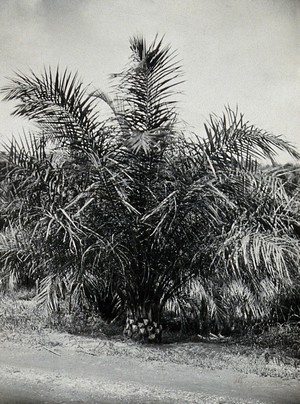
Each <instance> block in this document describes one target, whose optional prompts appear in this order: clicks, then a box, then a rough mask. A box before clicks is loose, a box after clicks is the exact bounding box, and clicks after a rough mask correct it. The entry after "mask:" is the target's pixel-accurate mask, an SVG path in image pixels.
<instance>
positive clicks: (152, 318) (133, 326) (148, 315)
mask: <svg viewBox="0 0 300 404" xmlns="http://www.w3.org/2000/svg"><path fill="white" fill-rule="evenodd" d="M160 311H161V310H160V307H159V306H158V305H154V304H152V305H151V306H150V307H149V308H148V309H146V308H145V307H143V308H142V307H139V308H137V309H135V310H128V313H127V319H126V324H125V327H124V331H123V335H124V336H125V337H127V338H130V339H133V340H135V341H141V342H148V343H160V342H161V338H162V325H161V324H160Z"/></svg>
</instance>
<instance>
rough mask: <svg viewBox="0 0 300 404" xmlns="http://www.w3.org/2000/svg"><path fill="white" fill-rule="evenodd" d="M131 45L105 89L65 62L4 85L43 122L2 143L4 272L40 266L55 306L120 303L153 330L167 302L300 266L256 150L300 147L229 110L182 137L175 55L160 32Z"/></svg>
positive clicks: (292, 212)
mask: <svg viewBox="0 0 300 404" xmlns="http://www.w3.org/2000/svg"><path fill="white" fill-rule="evenodd" d="M130 45H131V52H132V56H131V60H130V63H129V65H128V66H127V67H126V68H125V70H124V71H123V72H122V73H120V74H118V75H114V78H115V80H116V86H117V93H116V97H115V99H113V100H112V99H110V98H109V97H108V96H107V95H105V94H103V93H102V92H100V91H93V92H90V91H89V89H88V88H87V87H84V86H83V84H82V83H81V82H80V81H79V80H78V78H77V75H72V74H71V73H70V72H68V71H67V70H65V71H63V72H60V70H59V69H57V70H56V71H55V72H52V70H51V69H49V70H45V71H44V73H43V74H42V75H41V77H38V76H37V75H35V74H34V73H31V75H23V74H18V75H17V76H16V78H14V79H12V80H11V81H10V83H9V85H8V86H7V87H6V88H4V89H3V90H2V91H3V92H4V93H5V99H6V100H14V101H16V106H15V110H14V114H16V115H19V116H22V117H26V118H29V119H32V120H34V121H35V122H36V123H37V125H38V128H39V130H38V131H37V132H36V133H34V134H31V135H27V136H26V137H25V139H24V141H23V142H19V143H18V142H17V141H15V140H13V141H12V142H11V143H10V144H8V145H7V154H8V167H9V168H8V174H7V175H6V178H5V180H4V182H3V185H5V190H6V191H5V201H4V202H3V203H2V216H3V217H4V218H5V220H6V224H7V226H6V230H5V232H3V233H2V237H3V240H4V241H3V243H2V245H3V248H2V250H3V251H2V262H3V263H4V270H3V274H4V275H11V274H17V275H18V276H19V277H21V279H22V276H24V274H26V276H28V277H30V278H31V279H36V278H38V279H39V280H40V285H41V286H40V294H39V297H40V301H41V302H44V301H47V302H48V305H49V307H50V308H51V309H57V308H58V307H59V303H60V301H61V299H66V298H68V299H69V302H70V305H71V304H79V305H80V306H81V307H87V308H89V309H94V310H97V311H99V312H100V313H101V314H102V316H103V317H104V318H106V319H107V320H112V319H113V318H116V316H118V315H119V314H120V313H124V312H126V313H127V319H126V324H125V329H124V334H125V335H126V336H129V337H133V338H138V339H143V340H146V341H160V339H161V332H162V325H161V317H162V314H163V311H164V309H165V308H166V307H173V308H174V307H177V308H179V309H180V310H181V311H182V312H184V311H186V308H187V307H189V306H190V307H191V305H193V304H194V303H195V302H196V303H197V301H198V303H199V304H198V305H197V304H196V306H197V310H200V313H201V314H202V312H203V310H202V309H201V307H202V308H203V302H204V300H205V299H207V301H208V300H209V299H210V301H213V299H212V297H213V296H212V295H213V293H211V292H212V290H213V289H215V290H216V291H218V296H219V297H220V296H221V295H222V293H223V295H224V296H225V295H226V293H227V292H226V290H227V289H228V287H229V286H228V285H234V282H241V281H243V282H244V283H245V284H246V285H247V287H248V288H250V290H251V291H256V292H257V291H258V290H261V289H260V288H263V286H261V285H264V283H263V282H264V280H266V279H268V280H269V281H270V282H273V284H277V283H280V285H281V286H282V288H283V287H288V285H290V284H291V283H293V281H294V280H295V279H296V277H297V276H298V275H299V272H298V270H296V269H295V265H294V264H295V262H296V261H297V260H299V253H298V251H299V248H298V247H299V240H298V238H297V236H296V235H295V228H296V226H298V225H299V223H298V217H299V215H298V212H299V210H297V209H298V208H297V207H296V205H295V204H296V203H297V202H296V201H295V200H292V199H291V198H289V196H288V195H287V194H286V192H285V190H284V187H283V185H282V181H281V180H280V178H279V177H278V176H276V175H269V174H268V175H267V174H265V173H264V172H263V171H262V170H261V169H260V167H259V164H258V162H257V159H258V158H260V157H263V158H269V159H271V160H273V158H274V156H275V154H276V149H284V150H287V151H288V152H289V153H290V154H291V155H292V156H294V157H296V158H299V154H298V153H297V152H296V151H295V149H294V148H293V147H292V146H290V145H289V144H288V143H287V142H285V141H283V140H282V139H281V138H280V137H276V136H272V135H270V134H268V133H266V132H264V131H261V130H259V129H257V128H255V127H253V126H251V125H249V123H247V122H244V120H243V116H242V115H239V114H238V113H237V112H233V111H231V110H230V109H227V111H226V113H225V114H224V115H223V116H222V117H221V118H218V117H215V116H212V117H211V119H210V122H209V123H208V124H206V125H205V132H206V138H205V139H201V138H198V137H197V138H195V139H193V140H188V139H186V138H184V137H183V136H182V135H181V132H180V131H179V129H178V127H179V124H178V121H177V113H176V109H175V105H176V98H177V92H176V88H177V87H176V86H177V85H178V84H179V83H180V81H181V75H182V73H181V69H180V66H179V65H178V63H177V61H176V55H175V54H174V53H173V52H171V50H170V47H169V46H164V45H163V42H162V40H158V39H157V38H155V40H154V41H153V42H152V43H151V44H150V45H149V46H148V45H147V44H146V41H145V40H144V39H143V38H137V37H136V38H133V39H132V40H131V42H130ZM103 102H104V103H105V104H106V105H108V106H109V107H110V109H111V117H110V118H109V119H107V118H105V119H104V118H103V119H101V106H102V103H103ZM26 139H27V140H26ZM8 241H9V242H8ZM298 267H299V266H297V268H298ZM227 286H228V287H227ZM226 287H227V289H226ZM232 288H233V286H232ZM228 290H229V289H228ZM227 294H228V293H227ZM226 296H227V295H226ZM201 305H202V306H201ZM199 308H200V309H199ZM201 310H202V311H201Z"/></svg>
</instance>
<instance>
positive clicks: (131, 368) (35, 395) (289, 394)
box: [0, 342, 300, 404]
mask: <svg viewBox="0 0 300 404" xmlns="http://www.w3.org/2000/svg"><path fill="white" fill-rule="evenodd" d="M47 349H48V348H47ZM47 349H46V348H42V347H40V348H26V347H24V346H23V345H20V344H16V343H12V342H2V343H1V345H0V403H1V404H13V403H15V404H35V403H44V404H46V403H51V404H52V403H53V404H54V403H61V404H62V403H88V404H90V403H102V404H106V403H111V404H112V403H116V404H117V403H149V404H150V403H170V404H171V403H199V404H201V403H207V404H214V403H219V404H221V403H222V404H225V403H276V404H299V403H300V382H299V381H296V380H286V381H285V380H282V379H279V378H270V377H266V378H262V377H259V376H256V375H247V374H240V373H238V372H235V371H231V370H207V369H201V368H199V367H193V366H187V365H182V364H173V363H163V362H157V361H150V362H145V361H141V360H139V359H136V358H128V357H118V356H107V355H97V356H93V355H88V354H86V353H82V352H76V351H72V350H69V349H66V348H62V347H56V348H55V349H51V351H53V352H55V353H53V352H51V351H50V350H47Z"/></svg>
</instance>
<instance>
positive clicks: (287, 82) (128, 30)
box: [0, 0, 300, 163]
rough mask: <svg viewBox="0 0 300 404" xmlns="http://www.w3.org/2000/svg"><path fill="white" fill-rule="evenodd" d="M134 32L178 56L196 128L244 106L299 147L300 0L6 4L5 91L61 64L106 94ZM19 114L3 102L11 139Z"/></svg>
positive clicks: (2, 30)
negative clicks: (160, 41)
mask: <svg viewBox="0 0 300 404" xmlns="http://www.w3.org/2000/svg"><path fill="white" fill-rule="evenodd" d="M137 34H140V35H143V36H144V37H145V38H146V39H147V40H148V41H149V42H150V41H152V39H153V38H154V37H155V35H156V34H158V35H159V36H162V35H164V36H165V42H166V43H170V44H171V46H172V48H173V49H174V50H177V54H178V58H179V60H180V61H181V64H182V67H183V71H184V79H185V82H184V83H183V84H182V85H181V89H180V90H181V91H182V95H181V96H180V102H179V113H180V117H181V119H182V120H183V121H185V122H187V123H188V124H189V125H190V130H192V131H194V132H196V133H197V134H198V135H200V136H204V130H203V123H204V122H206V120H207V119H208V118H209V114H210V113H216V114H217V115H220V114H221V113H222V112H223V111H224V109H225V106H227V105H229V106H231V107H232V108H233V109H235V108H236V106H238V108H239V111H240V112H242V113H243V114H244V116H245V119H246V120H248V121H249V122H250V123H252V124H254V125H256V126H258V127H259V128H261V129H265V130H267V131H270V132H271V133H273V134H276V135H283V136H284V138H285V139H286V140H288V141H290V142H292V143H293V144H295V145H296V147H297V149H298V150H299V151H300V0H0V87H3V86H5V85H6V83H7V78H9V77H13V76H14V72H16V71H21V72H23V73H28V72H29V71H30V69H31V70H33V71H34V72H35V73H40V72H41V71H42V70H43V68H44V66H49V65H50V66H53V67H54V68H55V67H56V66H57V65H58V64H59V66H60V67H62V68H65V67H68V68H69V69H71V71H73V72H76V71H77V72H78V73H79V76H80V78H82V80H83V81H84V83H86V84H91V88H99V89H101V90H103V91H107V92H109V91H111V88H110V81H109V79H108V77H109V74H110V73H115V72H118V71H121V70H122V68H123V67H124V65H125V64H126V63H127V61H128V57H129V54H130V49H129V38H130V37H132V36H134V35H137ZM12 108H13V105H12V104H11V103H7V102H3V101H2V102H0V139H1V140H4V141H6V140H7V139H9V138H11V136H12V134H14V135H15V136H17V135H18V133H20V132H21V131H22V129H21V128H22V127H24V126H25V127H26V125H27V123H26V121H24V120H21V119H17V118H15V117H11V115H10V114H11V112H12ZM290 160H291V158H289V157H287V156H285V155H280V157H279V161H280V162H282V163H283V162H287V161H290Z"/></svg>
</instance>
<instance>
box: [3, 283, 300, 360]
mask: <svg viewBox="0 0 300 404" xmlns="http://www.w3.org/2000/svg"><path fill="white" fill-rule="evenodd" d="M52 331H57V332H59V333H68V334H71V335H74V336H81V337H92V338H95V339H98V340H102V341H108V340H118V341H128V339H127V338H124V336H123V333H122V331H123V323H122V321H121V320H120V321H118V322H114V323H112V324H108V323H107V322H105V321H103V320H102V319H101V317H100V316H99V315H97V314H95V313H91V312H88V311H86V312H82V311H80V310H72V311H71V312H68V310H67V309H66V308H65V309H63V308H62V310H61V312H58V313H49V312H47V310H45V308H44V307H42V306H39V305H37V302H36V300H35V296H34V291H30V292H28V291H27V290H25V289H23V290H20V291H17V292H10V293H4V294H3V293H1V295H0V333H1V334H5V335H6V336H7V337H8V339H9V338H13V337H14V336H16V335H22V334H29V335H30V334H32V333H35V334H36V335H38V334H40V335H42V334H43V333H47V332H50V333H51V332H52ZM163 342H164V345H165V346H169V345H170V344H171V345H172V344H174V343H179V344H183V346H184V344H186V343H196V344H197V343H200V342H201V343H204V344H208V345H210V344H214V345H215V346H220V347H222V346H227V347H228V346H230V347H231V352H233V353H234V354H235V355H239V354H246V356H248V355H249V353H250V352H252V353H255V355H256V356H261V355H264V358H265V361H266V363H268V362H269V360H270V358H271V360H272V359H274V358H277V359H276V360H277V361H278V362H279V363H293V364H294V365H295V366H296V368H298V367H299V366H300V321H298V322H297V321H293V322H291V321H290V322H286V323H277V324H276V323H274V324H272V325H267V324H260V327H258V325H256V326H255V327H250V326H249V327H248V328H246V329H244V330H243V331H242V332H239V333H232V335H231V336H229V337H224V336H221V335H219V336H216V335H214V334H210V335H209V336H201V335H199V334H195V332H192V330H191V329H190V330H188V329H186V328H184V329H179V328H177V329H176V327H173V328H172V327H167V326H166V329H165V330H164V334H163ZM145 349H147V346H145Z"/></svg>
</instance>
